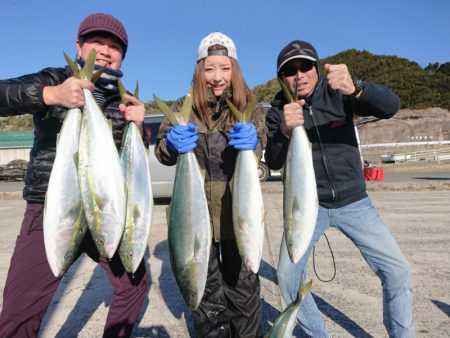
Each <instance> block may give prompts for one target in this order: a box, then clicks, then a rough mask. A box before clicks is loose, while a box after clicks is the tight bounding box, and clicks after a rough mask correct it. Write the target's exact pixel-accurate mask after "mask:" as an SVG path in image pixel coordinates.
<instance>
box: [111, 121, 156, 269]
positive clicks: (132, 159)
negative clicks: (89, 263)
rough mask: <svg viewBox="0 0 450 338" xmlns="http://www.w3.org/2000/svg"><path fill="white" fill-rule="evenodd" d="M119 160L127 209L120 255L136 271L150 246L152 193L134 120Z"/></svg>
mask: <svg viewBox="0 0 450 338" xmlns="http://www.w3.org/2000/svg"><path fill="white" fill-rule="evenodd" d="M120 161H121V164H122V168H123V172H124V176H125V182H126V192H127V211H126V221H125V230H124V232H123V235H122V239H121V241H120V245H119V255H120V258H121V260H122V263H123V265H124V267H125V270H127V271H128V272H130V273H134V272H136V270H137V268H138V267H139V264H140V263H141V261H142V259H143V258H144V254H145V250H146V249H147V247H148V239H149V236H150V228H151V222H152V215H153V194H152V183H151V178H150V167H149V158H148V153H147V150H146V149H145V146H144V143H143V142H142V136H141V134H140V133H139V130H138V128H137V126H136V124H135V123H133V122H131V123H130V124H129V125H128V130H127V133H126V136H125V141H124V144H123V148H122V153H121V155H120Z"/></svg>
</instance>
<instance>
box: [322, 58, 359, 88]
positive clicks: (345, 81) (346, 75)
mask: <svg viewBox="0 0 450 338" xmlns="http://www.w3.org/2000/svg"><path fill="white" fill-rule="evenodd" d="M323 68H324V70H325V74H326V77H327V81H328V84H329V85H330V86H331V88H333V89H334V90H337V91H338V92H339V93H341V94H342V95H350V94H352V93H353V92H354V91H355V85H354V84H353V79H352V77H351V75H350V72H349V71H348V68H347V65H345V64H340V65H330V64H328V63H327V64H325V65H324V67H323Z"/></svg>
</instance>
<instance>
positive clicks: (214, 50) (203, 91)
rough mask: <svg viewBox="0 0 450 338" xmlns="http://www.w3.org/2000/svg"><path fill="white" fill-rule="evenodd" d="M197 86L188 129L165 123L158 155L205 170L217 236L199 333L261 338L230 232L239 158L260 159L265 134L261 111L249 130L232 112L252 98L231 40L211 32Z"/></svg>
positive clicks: (256, 298)
mask: <svg viewBox="0 0 450 338" xmlns="http://www.w3.org/2000/svg"><path fill="white" fill-rule="evenodd" d="M192 86H193V108H192V111H191V114H190V117H189V124H188V125H187V126H179V125H177V126H172V125H171V124H170V122H169V121H168V120H165V121H164V122H163V124H162V126H161V128H160V130H159V133H158V140H157V144H156V147H155V153H156V157H157V158H158V159H159V161H160V162H162V163H163V164H165V165H174V164H175V163H176V161H177V158H178V155H179V154H180V153H184V152H187V151H190V150H193V151H194V153H195V155H196V158H197V160H198V162H199V164H200V167H201V168H202V169H204V170H205V193H206V198H207V200H208V206H209V212H210V216H211V217H210V219H211V229H212V234H213V236H212V239H211V240H212V245H211V251H210V260H209V265H208V277H207V281H206V287H205V292H204V294H203V298H202V300H201V302H200V305H199V306H198V308H197V309H196V310H193V318H194V327H195V333H196V336H197V337H202V338H203V337H248V338H250V337H251V338H254V337H262V332H261V327H260V322H261V304H260V283H259V278H258V275H257V274H255V273H253V272H251V271H246V269H245V268H243V267H242V261H241V257H240V255H239V251H238V248H237V245H236V240H235V237H234V232H233V221H232V203H231V200H232V199H231V191H230V180H231V178H232V177H233V172H234V167H235V164H236V157H237V154H238V150H243V149H251V150H254V152H255V155H256V156H257V157H258V158H261V154H262V144H264V143H265V140H266V128H265V125H264V122H263V115H262V111H261V109H260V108H255V109H254V111H253V112H252V116H251V121H250V122H248V123H240V122H238V121H237V120H236V118H235V117H234V116H233V113H232V112H231V111H230V109H229V107H228V105H227V102H226V99H228V100H230V101H231V102H232V103H233V104H234V105H235V106H236V107H237V108H238V109H239V110H240V111H244V110H245V108H246V107H247V106H248V104H249V102H250V98H251V92H250V90H249V88H248V86H247V85H246V83H245V81H244V79H243V76H242V73H241V71H240V68H239V64H238V61H237V53H236V47H235V45H234V43H233V41H232V40H231V39H230V38H229V37H228V36H226V35H225V34H223V33H220V32H213V33H211V34H209V35H207V36H206V37H205V38H204V39H203V40H202V41H201V43H200V46H199V48H198V55H197V64H196V66H195V70H194V76H193V80H192ZM178 105H180V102H178V103H175V106H178ZM175 108H176V107H175ZM174 110H175V111H177V109H174Z"/></svg>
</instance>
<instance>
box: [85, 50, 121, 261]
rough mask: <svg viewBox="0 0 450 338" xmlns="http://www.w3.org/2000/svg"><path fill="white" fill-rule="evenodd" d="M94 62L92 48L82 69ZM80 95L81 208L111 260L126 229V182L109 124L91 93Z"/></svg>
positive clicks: (102, 252) (99, 248) (101, 246)
mask: <svg viewBox="0 0 450 338" xmlns="http://www.w3.org/2000/svg"><path fill="white" fill-rule="evenodd" d="M94 61H95V50H94V49H93V53H91V54H90V56H89V58H88V59H87V60H86V65H85V68H86V67H90V66H91V65H92V68H93V64H94ZM88 74H89V73H88ZM86 78H87V79H88V80H89V77H86ZM83 92H84V96H85V106H84V109H83V118H82V121H81V131H80V143H79V147H78V175H79V180H80V190H81V196H82V201H83V208H84V213H85V216H86V219H87V222H88V226H89V230H90V232H91V235H92V238H93V240H94V242H95V245H96V247H97V249H98V251H99V253H100V255H102V256H104V257H108V258H112V257H113V255H114V253H115V252H116V250H117V248H118V245H119V242H120V239H121V238H122V234H123V231H124V226H125V213H126V194H125V180H124V175H123V172H122V167H121V165H120V159H119V154H118V152H117V148H116V146H115V144H114V140H113V136H112V131H111V127H110V124H109V123H108V121H107V120H106V118H105V116H104V114H103V112H102V111H101V110H100V108H99V107H98V105H97V102H96V101H95V98H94V96H93V95H92V93H91V92H90V91H89V90H87V89H84V90H83Z"/></svg>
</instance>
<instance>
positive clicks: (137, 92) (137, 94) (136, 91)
mask: <svg viewBox="0 0 450 338" xmlns="http://www.w3.org/2000/svg"><path fill="white" fill-rule="evenodd" d="M133 96H134V97H135V98H137V99H139V83H138V82H137V80H136V87H134V93H133Z"/></svg>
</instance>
